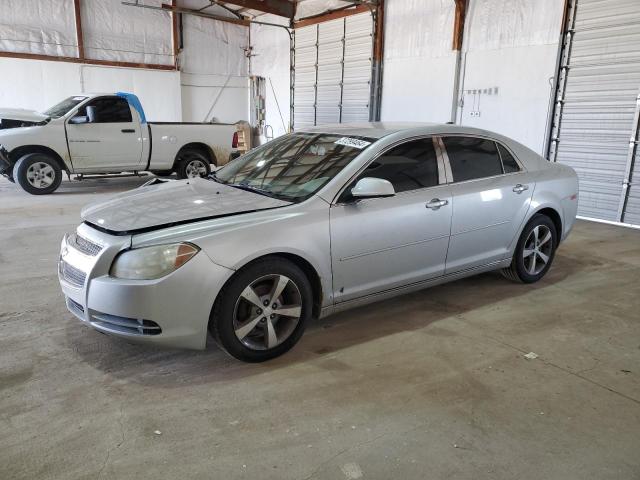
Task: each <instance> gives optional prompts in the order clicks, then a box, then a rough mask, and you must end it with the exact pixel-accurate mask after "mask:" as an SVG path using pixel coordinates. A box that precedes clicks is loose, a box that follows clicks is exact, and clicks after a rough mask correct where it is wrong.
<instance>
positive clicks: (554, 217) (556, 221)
mask: <svg viewBox="0 0 640 480" xmlns="http://www.w3.org/2000/svg"><path fill="white" fill-rule="evenodd" d="M536 214H539V215H544V216H546V217H549V218H550V219H551V221H552V222H553V225H554V226H555V227H556V233H557V234H558V243H560V239H561V238H562V220H561V219H560V214H559V213H558V212H557V211H555V210H554V209H553V208H543V209H541V210H538V211H537V212H536Z"/></svg>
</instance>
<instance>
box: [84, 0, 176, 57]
mask: <svg viewBox="0 0 640 480" xmlns="http://www.w3.org/2000/svg"><path fill="white" fill-rule="evenodd" d="M142 3H144V4H146V5H151V6H154V7H159V6H160V5H161V4H162V3H163V2H162V0H145V1H144V2H142ZM81 12H82V31H83V37H84V49H85V55H86V56H87V58H92V59H98V60H112V61H122V62H137V63H154V64H161V65H172V64H173V62H174V60H173V51H172V47H171V30H172V27H171V15H170V14H169V13H167V12H162V11H158V10H151V9H144V8H135V7H129V6H126V5H122V2H121V0H82V7H81Z"/></svg>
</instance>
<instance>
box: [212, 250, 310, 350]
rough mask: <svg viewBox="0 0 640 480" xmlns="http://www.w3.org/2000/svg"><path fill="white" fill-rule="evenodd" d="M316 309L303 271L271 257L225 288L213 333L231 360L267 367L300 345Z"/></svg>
mask: <svg viewBox="0 0 640 480" xmlns="http://www.w3.org/2000/svg"><path fill="white" fill-rule="evenodd" d="M312 307H313V294H312V291H311V285H310V283H309V280H308V279H307V277H306V275H305V274H304V273H303V272H302V270H300V268H298V267H297V266H296V265H295V264H293V263H292V262H289V261H288V260H285V259H282V258H277V257H272V258H265V259H263V260H258V261H256V262H255V263H253V264H251V265H249V266H248V267H246V268H244V269H242V270H240V271H239V272H238V273H236V275H235V276H234V277H232V279H231V280H230V281H229V283H227V285H225V287H224V288H223V289H222V291H221V292H220V294H219V296H218V300H217V301H216V304H215V305H214V308H213V311H212V312H211V318H210V321H209V330H210V332H211V334H212V335H213V337H214V339H215V340H216V343H217V344H218V345H219V346H220V347H221V348H222V349H223V350H225V351H226V352H227V353H229V354H230V355H231V356H233V357H235V358H237V359H238V360H243V361H245V362H264V361H266V360H270V359H272V358H275V357H278V356H280V355H282V354H283V353H285V352H287V351H288V350H290V349H291V348H292V347H293V346H294V345H295V344H296V343H297V342H298V340H299V339H300V337H301V336H302V333H303V332H304V329H305V326H306V323H307V321H308V320H309V318H310V317H311V315H312Z"/></svg>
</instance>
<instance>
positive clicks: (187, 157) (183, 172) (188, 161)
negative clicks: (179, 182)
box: [176, 148, 211, 179]
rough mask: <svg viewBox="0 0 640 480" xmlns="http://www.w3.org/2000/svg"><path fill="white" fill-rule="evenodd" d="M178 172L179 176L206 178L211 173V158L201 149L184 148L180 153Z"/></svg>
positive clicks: (183, 177)
mask: <svg viewBox="0 0 640 480" xmlns="http://www.w3.org/2000/svg"><path fill="white" fill-rule="evenodd" d="M176 173H177V174H178V178H180V179H185V178H196V177H201V178H206V177H208V176H209V174H210V173H211V160H210V159H209V156H208V155H206V154H205V153H203V152H202V151H201V150H198V149H195V148H184V149H182V150H181V151H180V152H179V153H178V158H177V167H176Z"/></svg>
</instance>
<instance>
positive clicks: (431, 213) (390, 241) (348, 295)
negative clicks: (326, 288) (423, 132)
mask: <svg viewBox="0 0 640 480" xmlns="http://www.w3.org/2000/svg"><path fill="white" fill-rule="evenodd" d="M439 160H441V159H440V158H439V157H437V156H436V153H435V148H434V144H433V139H432V138H430V137H429V138H422V139H416V140H411V141H407V142H403V143H401V144H400V145H396V146H394V147H392V148H391V149H389V150H387V151H386V152H384V153H383V154H382V155H380V156H378V157H377V158H376V159H374V160H373V161H372V162H371V163H370V164H369V165H368V166H367V168H366V169H365V170H364V171H362V172H361V173H360V174H359V175H358V176H357V178H356V179H355V180H353V181H352V182H350V184H349V186H348V187H347V189H346V190H345V192H344V193H343V194H342V196H341V197H340V198H339V199H338V201H337V202H336V203H335V204H334V205H332V206H331V210H330V218H331V262H332V269H333V287H334V298H335V299H336V302H337V303H340V302H344V301H348V300H352V299H356V298H359V297H363V296H366V295H371V294H375V293H377V292H382V291H385V290H390V289H393V288H398V287H401V286H405V285H408V284H412V283H417V282H421V281H424V280H428V279H431V278H435V277H439V276H442V275H443V273H444V266H445V258H446V255H447V245H448V243H449V230H450V227H451V192H450V187H449V186H448V185H446V181H445V177H444V166H443V164H442V163H441V162H439ZM439 163H440V166H439ZM364 177H375V178H382V179H385V180H388V181H390V182H391V184H392V185H393V186H394V188H395V190H396V195H395V196H393V197H384V198H370V199H363V200H355V199H353V198H352V197H350V195H349V192H350V190H351V188H353V186H354V185H355V183H357V181H358V180H359V179H360V178H364Z"/></svg>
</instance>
